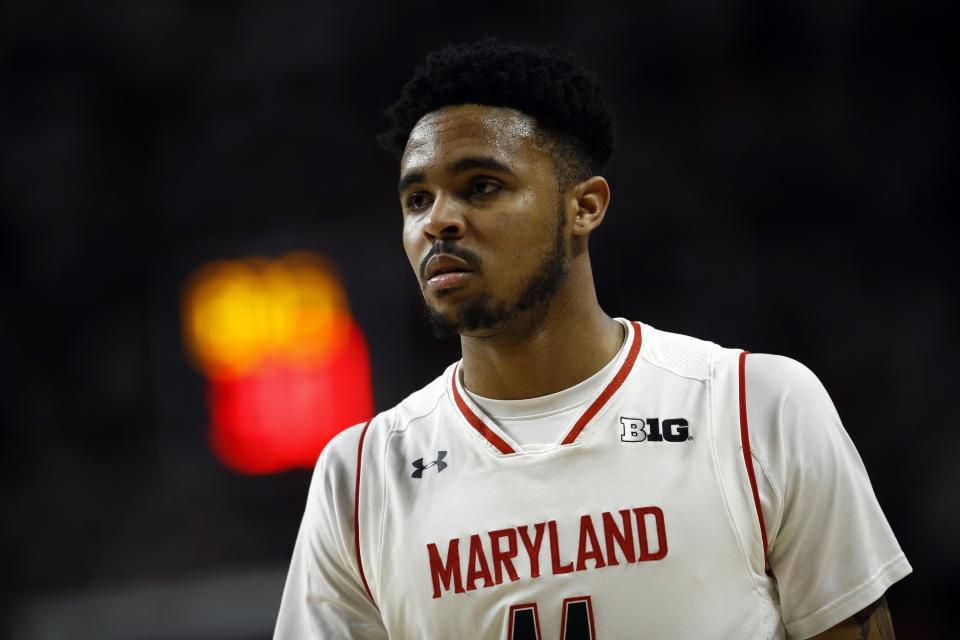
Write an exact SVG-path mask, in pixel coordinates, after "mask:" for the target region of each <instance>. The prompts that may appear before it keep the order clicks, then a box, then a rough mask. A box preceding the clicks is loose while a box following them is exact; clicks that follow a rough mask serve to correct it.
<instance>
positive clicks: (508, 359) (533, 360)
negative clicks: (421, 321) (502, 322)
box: [460, 277, 626, 400]
mask: <svg viewBox="0 0 960 640" xmlns="http://www.w3.org/2000/svg"><path fill="white" fill-rule="evenodd" d="M573 280H577V279H575V278H570V279H568V282H567V283H566V284H567V286H565V287H562V288H561V290H560V291H558V292H557V294H556V296H555V297H554V298H553V299H552V300H551V301H550V303H549V304H548V305H547V308H546V309H539V310H536V311H534V312H531V313H528V314H525V316H526V317H518V318H517V319H516V320H515V321H514V322H511V323H509V324H508V326H505V327H503V328H502V329H500V330H498V331H496V332H495V333H494V334H493V335H488V336H484V337H473V336H461V338H460V346H461V349H462V351H463V365H462V367H463V383H464V385H465V386H466V387H467V388H468V389H469V390H470V391H472V392H474V393H476V394H478V395H481V396H484V397H487V398H496V399H500V400H518V399H522V398H535V397H538V396H543V395H547V394H549V393H556V392H557V391H562V390H563V389H567V388H569V387H572V386H573V385H575V384H577V383H578V382H581V381H583V380H586V379H587V378H589V377H590V376H591V375H593V374H594V373H596V372H597V371H599V370H600V369H602V368H603V367H604V365H606V364H607V363H608V362H610V360H612V359H613V357H614V356H615V355H616V354H617V351H619V349H620V347H621V345H622V344H623V340H624V339H625V336H626V334H625V331H624V329H623V327H622V326H621V325H620V323H619V322H617V321H616V320H613V319H612V318H610V316H608V315H607V314H606V313H604V311H603V309H601V308H600V305H599V303H598V302H597V297H596V292H595V290H594V288H593V279H592V277H590V278H588V279H587V281H586V282H581V283H579V286H578V283H576V282H573Z"/></svg>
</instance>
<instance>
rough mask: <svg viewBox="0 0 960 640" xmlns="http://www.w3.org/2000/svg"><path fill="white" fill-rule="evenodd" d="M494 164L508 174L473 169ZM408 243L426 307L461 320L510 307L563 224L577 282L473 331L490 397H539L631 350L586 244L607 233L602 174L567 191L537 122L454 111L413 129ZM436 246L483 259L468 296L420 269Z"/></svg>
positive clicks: (480, 388) (472, 362)
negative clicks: (487, 307) (485, 302)
mask: <svg viewBox="0 0 960 640" xmlns="http://www.w3.org/2000/svg"><path fill="white" fill-rule="evenodd" d="M478 158H485V159H490V160H493V161H495V162H496V163H498V164H500V165H502V168H491V167H473V168H468V169H463V167H462V166H460V167H458V166H457V163H458V162H463V161H465V160H469V159H478ZM401 187H402V188H401V189H400V201H401V204H402V206H403V246H404V249H405V251H406V253H407V258H408V259H409V261H410V266H411V267H412V268H413V270H414V273H415V274H416V276H417V278H418V280H419V281H420V284H421V288H422V290H423V293H424V299H425V300H426V303H427V304H428V305H429V306H430V307H432V308H433V310H434V311H435V312H437V313H439V314H440V315H442V316H443V317H445V318H448V319H450V320H453V319H455V318H456V317H457V314H458V312H459V311H460V310H461V309H462V307H463V305H464V304H466V303H468V302H470V301H471V300H476V299H477V298H478V297H481V296H486V297H488V298H490V299H492V300H494V301H497V302H502V303H504V304H508V305H509V304H512V303H514V302H516V300H517V299H518V298H519V297H520V295H521V293H522V292H523V290H524V286H525V285H526V284H527V283H528V282H529V281H530V280H531V278H533V277H534V276H535V274H536V273H537V270H538V268H540V267H541V265H542V263H543V261H544V259H545V257H546V256H549V255H550V254H551V253H552V252H553V250H554V244H555V241H556V231H557V223H558V216H559V215H560V212H562V216H563V220H564V225H565V231H564V237H563V242H564V245H565V247H566V254H567V256H566V262H565V265H566V271H567V275H566V277H565V278H564V279H563V281H562V282H561V283H560V285H559V287H558V289H557V290H556V291H555V293H554V295H553V297H552V298H551V299H550V301H549V303H548V304H546V305H545V306H544V307H543V308H537V309H533V310H531V311H529V312H525V313H520V314H516V315H515V316H514V317H511V318H509V319H507V320H505V321H504V322H501V323H499V324H498V325H497V326H494V327H489V328H485V329H479V330H473V331H465V332H464V333H462V334H461V336H460V343H461V348H462V351H463V382H464V384H465V385H466V387H467V388H468V389H470V390H471V391H473V392H475V393H477V394H479V395H481V396H485V397H488V398H499V399H518V398H531V397H536V396H541V395H546V394H548V393H553V392H556V391H560V390H562V389H566V388H568V387H570V386H573V385H574V384H577V383H578V382H580V381H582V380H585V379H586V378H588V377H590V376H591V375H592V374H594V373H596V372H597V371H599V370H600V369H601V368H603V366H604V365H605V364H607V363H608V362H609V361H610V360H612V359H613V357H614V356H615V355H616V353H617V351H618V350H619V349H620V346H621V345H622V343H623V338H624V335H623V328H622V327H621V326H620V324H619V323H617V322H616V321H615V320H613V319H611V318H610V317H609V316H608V315H607V314H606V313H604V312H603V310H602V309H601V308H600V305H599V303H598V302H597V296H596V291H595V289H594V285H593V274H592V272H591V269H590V257H589V253H588V251H587V238H588V236H589V234H590V232H591V231H593V229H595V228H596V227H597V226H599V225H600V223H601V222H602V221H603V217H604V215H605V213H606V211H607V206H608V204H609V202H610V187H609V185H608V184H607V181H606V180H604V179H603V178H602V177H599V176H594V177H591V178H589V179H587V180H584V181H583V182H579V183H577V184H574V185H570V186H568V187H567V188H565V189H563V190H562V192H560V189H559V187H558V180H557V168H556V165H555V163H554V160H553V155H552V154H551V152H550V149H549V148H548V147H547V146H546V145H545V144H544V143H543V142H542V141H540V140H539V139H538V136H537V135H536V125H535V122H534V121H533V119H532V118H531V117H530V116H527V115H525V114H523V113H521V112H519V111H515V110H512V109H504V108H498V107H487V106H480V105H473V104H468V105H458V106H451V107H445V108H443V109H439V110H437V111H434V112H431V113H428V114H427V115H425V116H424V117H423V118H421V119H420V121H419V122H418V123H417V124H416V126H415V127H414V128H413V131H412V132H411V134H410V138H409V140H408V142H407V146H406V150H405V151H404V154H403V158H402V159H401ZM438 240H445V241H448V242H452V243H455V244H456V245H457V246H458V247H462V248H463V249H465V250H467V251H470V252H472V253H473V254H475V255H477V256H478V257H479V258H480V259H481V260H482V265H481V267H480V268H479V269H478V270H477V271H474V272H473V273H471V275H470V276H469V277H468V278H467V280H466V282H465V283H464V284H463V286H462V287H459V288H457V289H456V290H447V291H444V292H434V291H431V290H430V289H429V288H428V287H427V286H426V283H425V279H424V278H423V275H422V273H421V264H422V262H423V259H424V257H426V255H427V254H428V252H429V251H430V249H431V247H432V246H433V245H434V243H436V242H437V241H438Z"/></svg>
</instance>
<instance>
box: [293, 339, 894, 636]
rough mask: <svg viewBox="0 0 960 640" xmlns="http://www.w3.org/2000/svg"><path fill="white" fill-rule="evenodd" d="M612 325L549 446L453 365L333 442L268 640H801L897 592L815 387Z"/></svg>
mask: <svg viewBox="0 0 960 640" xmlns="http://www.w3.org/2000/svg"><path fill="white" fill-rule="evenodd" d="M621 322H622V323H623V324H624V326H625V330H626V331H625V333H626V338H625V342H624V346H623V348H622V349H621V350H620V353H619V354H618V355H617V358H616V360H615V363H614V366H613V367H611V368H610V370H609V377H608V379H606V380H604V381H602V383H601V384H600V385H599V387H598V393H597V394H596V397H594V398H593V399H592V400H591V401H590V402H587V403H585V408H584V410H583V411H582V413H580V415H579V417H577V419H576V420H575V421H571V424H570V425H569V429H566V430H565V433H564V434H563V437H562V438H560V439H559V441H558V442H557V443H556V444H555V445H553V446H546V447H544V446H538V447H535V448H533V449H532V450H524V449H523V448H522V447H521V446H520V445H518V444H517V443H516V442H515V441H514V440H513V439H511V438H510V436H509V435H508V434H507V433H506V432H505V431H503V430H502V429H500V428H499V427H498V426H497V424H496V423H495V422H494V421H493V420H492V419H490V418H488V417H487V416H485V415H484V413H483V412H482V411H481V409H480V408H479V407H478V406H477V405H476V404H475V403H474V402H473V401H472V400H471V398H470V396H469V394H467V393H466V392H465V391H464V389H463V387H462V383H461V381H460V376H459V363H456V364H454V365H451V366H450V367H449V368H448V369H447V371H445V372H444V374H443V375H442V376H440V377H439V378H437V379H436V380H435V381H433V382H432V383H430V384H429V385H427V386H426V387H424V388H423V389H421V390H420V391H418V392H416V393H414V394H413V395H411V396H410V397H409V398H407V399H406V400H405V401H403V402H402V403H401V404H400V405H398V406H396V407H394V408H393V409H391V410H389V411H387V412H384V413H382V414H380V415H378V416H376V417H375V418H374V419H373V420H371V421H370V422H369V423H368V424H366V425H358V426H356V427H353V428H351V429H349V430H347V431H346V432H344V433H343V434H341V435H340V436H338V437H337V438H336V439H335V440H334V441H333V442H331V443H330V444H329V445H328V446H327V448H326V450H325V451H324V452H323V454H322V455H321V457H320V460H319V462H318V465H317V469H316V472H315V474H314V478H313V482H312V484H311V489H310V494H309V499H308V503H307V508H306V512H305V514H304V519H303V523H302V526H301V530H300V533H299V536H298V539H297V543H296V547H295V549H294V554H293V561H292V563H291V568H290V574H289V576H288V580H287V584H286V587H285V590H284V594H283V602H282V605H281V610H280V615H279V619H278V622H277V628H276V635H275V637H276V638H298V639H299V638H386V637H390V638H410V639H413V638H445V639H446V638H449V639H455V640H466V639H472V638H478V639H480V638H482V639H490V640H493V639H498V640H499V639H506V640H514V639H524V640H525V639H567V640H574V639H577V640H579V639H591V640H592V639H596V638H599V639H603V638H656V639H668V638H678V639H679V638H784V637H791V638H792V637H797V638H804V637H809V636H810V635H814V634H816V633H819V632H820V631H823V630H825V629H827V628H829V627H830V626H833V625H834V624H836V623H838V622H840V621H841V620H843V619H845V618H846V617H849V616H850V615H852V614H853V613H855V612H857V611H858V610H860V609H861V608H863V607H864V606H866V605H868V604H870V603H871V602H873V601H874V600H876V599H877V598H879V597H880V595H882V594H883V592H884V591H885V590H886V588H887V587H888V586H889V585H890V584H892V583H893V582H895V581H896V580H899V579H900V578H902V577H903V576H905V575H906V574H907V573H909V572H910V566H909V564H908V563H907V561H906V558H905V557H904V556H903V553H902V552H901V551H900V548H899V546H898V545H897V542H896V539H895V538H894V536H893V534H892V532H891V531H890V528H889V526H888V525H887V523H886V520H885V519H884V517H883V514H882V512H881V511H880V508H879V506H878V505H877V502H876V498H875V497H874V495H873V491H872V489H871V487H870V483H869V480H868V479H867V476H866V472H865V471H864V469H863V464H862V462H861V461H860V458H859V456H858V455H857V453H856V450H855V449H854V448H853V445H852V443H850V440H849V438H848V437H847V436H846V433H845V431H844V430H843V428H842V426H841V425H840V422H839V419H838V418H837V417H836V412H835V411H834V410H833V406H832V404H831V403H830V400H829V398H828V396H827V395H826V393H825V391H824V390H823V388H822V386H820V384H819V381H817V379H816V378H815V377H814V376H813V374H812V373H810V372H809V371H808V370H807V369H805V368H804V367H802V365H799V364H798V363H796V362H794V361H792V360H789V359H787V358H782V357H778V356H762V355H751V356H749V357H747V356H745V355H744V354H743V352H740V351H735V350H729V349H723V348H720V347H718V346H717V345H715V344H712V343H708V342H703V341H699V340H695V339H693V338H687V337H684V336H679V335H676V334H670V333H666V332H662V331H658V330H656V329H654V328H652V327H650V326H649V325H641V324H640V323H636V322H627V321H624V320H621ZM745 451H746V454H745ZM747 461H749V462H750V464H749V465H748V464H747ZM768 560H769V567H768V565H767V561H768Z"/></svg>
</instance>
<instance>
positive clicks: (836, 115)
mask: <svg viewBox="0 0 960 640" xmlns="http://www.w3.org/2000/svg"><path fill="white" fill-rule="evenodd" d="M946 7H947V3H942V4H938V3H933V2H922V1H921V2H911V3H903V4H899V5H893V4H881V3H876V2H868V1H866V0H860V1H855V0H832V1H830V2H808V1H791V2H761V3H755V2H744V1H727V2H719V1H718V2H710V1H707V0H701V1H692V2H672V1H671V2H657V3H632V2H604V1H600V0H595V1H593V2H573V1H571V0H564V1H561V2H527V3H514V2H499V1H491V2H486V3H473V4H470V3H459V4H454V3H449V2H427V1H411V2H407V3H391V2H388V1H387V0H381V1H380V2H376V3H338V4H332V3H325V2H317V1H314V2H306V1H304V2H282V3H281V2H269V3H268V2H255V1H247V2H231V3H213V2H188V1H179V2H176V1H156V2H89V3H45V2H18V3H6V4H4V5H3V7H2V9H0V34H2V43H0V79H2V86H0V101H2V106H0V149H2V154H0V207H2V209H0V211H2V222H0V265H2V273H3V276H4V278H3V280H4V281H5V282H7V286H8V287H9V289H8V294H7V295H6V296H5V298H4V302H3V304H2V306H0V309H2V312H0V383H2V396H0V420H2V434H3V444H2V448H0V464H2V479H3V481H2V484H0V497H2V515H0V519H2V523H3V524H2V527H0V543H2V548H0V554H2V555H0V557H2V569H0V575H2V579H0V585H2V591H0V630H2V633H3V634H4V635H6V636H8V637H15V638H18V639H19V638H151V639H154V638H156V639H160V638H224V639H227V638H229V639H237V640H239V639H247V638H249V639H253V638H264V637H268V636H269V634H270V632H271V630H272V626H273V621H274V619H275V615H276V610H277V606H278V605H279V599H280V590H281V588H282V582H283V579H284V576H285V573H286V568H287V563H288V562H289V557H290V553H291V551H292V547H293V541H294V537H295V534H296V530H297V527H298V525H299V520H300V516H301V513H302V510H303V506H304V499H305V496H306V490H307V485H308V482H309V471H308V470H302V471H288V472H283V473H279V474H272V475H254V476H250V475H242V474H238V473H235V472H233V471H230V470H229V469H227V468H226V467H224V466H223V465H222V464H221V463H219V462H218V461H217V459H216V458H215V457H214V455H213V454H212V453H211V449H210V445H209V443H208V439H207V424H208V415H207V411H206V408H205V405H204V393H205V392H204V389H205V381H204V378H203V376H202V375H201V374H200V373H199V372H198V371H197V370H196V369H195V368H194V367H192V366H191V364H190V363H189V361H188V358H187V357H186V355H185V348H184V346H183V344H184V342H183V335H182V331H181V320H180V297H181V293H182V289H183V287H184V284H185V282H186V281H187V278H188V277H189V275H190V274H191V273H192V272H193V271H194V270H196V269H197V268H198V267H199V266H201V265H203V264H205V263H208V262H210V261H212V260H216V259H222V258H241V257H247V256H256V255H259V256H266V257H276V256H279V255H282V254H284V253H287V252H290V251H294V250H311V251H316V252H319V253H322V254H323V255H326V256H327V257H329V258H330V259H332V260H333V261H334V262H335V263H336V264H337V265H339V268H340V270H341V274H342V277H343V282H344V285H345V287H346V291H347V294H348V296H349V299H350V304H351V308H352V311H353V315H354V318H355V319H356V322H357V323H358V324H359V325H360V327H362V329H363V331H364V332H365V334H366V336H367V340H368V342H369V346H370V354H371V366H372V375H373V389H374V394H375V405H376V408H377V410H382V409H386V408H389V407H390V406H392V405H394V404H395V403H397V402H398V401H399V400H401V399H402V398H403V397H404V396H405V395H406V394H408V393H409V392H411V391H413V390H415V389H416V388H418V387H419V386H421V385H422V384H424V383H426V382H427V381H429V380H431V379H432V378H433V377H434V376H436V375H437V374H439V372H440V371H441V370H442V368H443V367H444V366H445V365H446V364H447V363H449V362H450V361H452V360H454V359H456V358H457V357H458V354H459V350H458V343H456V342H437V341H435V340H434V339H433V338H432V337H431V335H430V333H429V330H428V329H427V328H426V327H425V325H424V323H423V321H422V320H421V312H420V303H419V300H418V297H417V296H418V295H419V294H418V291H417V288H416V284H415V282H414V279H413V277H412V275H411V273H410V272H409V267H408V266H407V263H406V261H405V257H404V255H403V252H402V249H401V246H400V234H399V232H400V223H401V218H400V214H399V208H398V204H397V202H396V195H395V190H394V185H395V181H396V178H397V165H396V162H395V160H394V159H393V158H391V157H389V156H388V155H386V154H385V153H384V152H382V151H381V150H380V149H379V148H378V147H377V144H376V142H375V135H376V133H378V132H379V131H381V130H382V129H383V127H384V121H383V119H382V116H381V109H382V108H383V107H384V106H386V105H387V104H389V103H390V102H391V101H392V100H393V99H394V98H395V97H396V95H397V94H398V92H399V90H400V88H401V86H402V84H403V83H404V81H405V80H406V79H407V77H408V76H409V74H410V72H411V70H412V69H413V67H414V66H415V65H416V64H417V63H418V62H419V61H420V60H421V59H422V58H423V56H424V55H425V54H426V53H427V52H428V51H429V50H431V49H433V48H436V47H438V46H442V45H444V44H446V43H447V42H450V41H461V40H472V39H474V38H476V37H479V36H481V35H499V36H501V37H503V38H504V39H507V40H522V41H527V42H533V43H550V42H556V43H560V44H564V45H566V46H568V47H570V48H572V49H573V50H575V51H576V52H577V53H578V55H579V57H580V58H581V59H582V60H583V61H584V62H585V63H587V64H588V66H590V67H592V68H594V69H595V70H596V71H597V73H598V74H599V76H600V77H601V79H602V81H603V84H604V87H605V90H606V93H607V95H608V97H609V99H610V101H611V102H612V104H613V106H614V108H615V111H616V115H617V118H618V125H619V130H620V143H619V147H618V151H617V155H616V158H615V161H614V164H613V167H612V170H611V171H610V173H609V176H608V177H609V179H610V181H611V184H612V187H613V192H614V198H613V204H612V208H611V211H610V213H609V215H608V217H607V221H606V222H605V224H604V226H603V227H602V228H601V229H600V230H599V231H598V232H597V233H596V234H595V236H594V238H593V240H592V242H591V255H592V257H593V262H594V272H595V274H596V277H597V280H598V289H599V295H600V300H601V303H602V304H603V306H604V308H605V309H606V310H607V311H608V312H609V313H610V314H612V315H619V316H626V317H630V318H634V319H639V320H643V321H646V322H649V323H651V324H653V325H654V326H657V327H659V328H662V329H667V330H671V331H677V332H681V333H687V334H691V335H694V336H698V337H702V338H707V339H711V340H714V341H716V342H719V343H721V344H723V345H726V346H735V347H743V348H748V349H750V350H752V351H755V352H761V351H762V352H773V353H781V354H785V355H789V356H792V357H794V358H797V359H799V360H801V361H802V362H804V363H806V364H807V365H808V366H810V367H811V368H812V369H813V370H814V371H815V372H816V373H817V374H818V375H819V376H820V378H821V379H822V380H823V382H824V384H825V385H826V387H827V389H829V390H830V392H831V395H832V397H833V399H834V401H835V403H836V405H837V407H838V409H839V412H840V415H841V417H843V419H844V422H845V425H846V427H847V429H848V431H849V432H850V434H851V436H852V437H853V440H854V442H855V443H856V444H857V446H858V448H859V451H860V453H861V456H862V457H863V459H864V461H865V463H866V465H867V468H868V470H869V471H870V474H871V477H872V480H873V484H874V488H875V490H876V492H877V495H878V497H879V499H880V503H881V504H882V506H883V508H884V510H885V512H886V514H887V517H888V519H889V520H890V522H891V524H892V526H893V528H894V531H895V532H896V533H897V536H898V538H899V540H900V542H901V544H902V546H903V547H904V549H905V551H906V553H907V556H908V558H909V559H910V561H911V562H912V564H913V566H914V573H913V574H912V575H911V576H909V577H908V578H906V579H905V580H903V581H902V582H901V583H899V584H897V585H895V586H894V587H892V588H891V590H890V591H889V592H888V598H889V601H890V603H891V608H892V611H893V617H894V621H895V623H896V625H897V627H898V635H899V636H900V637H902V638H931V637H947V636H948V635H952V634H949V633H948V632H947V631H946V628H947V627H946V617H947V613H946V612H947V611H949V610H950V608H951V607H952V606H953V603H954V601H955V598H956V596H957V595H958V591H960V590H958V588H957V584H958V581H957V578H956V576H957V573H958V571H960V550H958V546H957V544H956V538H957V531H958V530H960V492H958V488H960V482H958V481H960V464H957V462H956V456H957V452H958V451H960V431H958V430H957V429H956V425H955V422H956V421H955V418H954V415H953V410H952V409H951V407H953V406H954V404H953V403H954V402H955V398H956V391H955V390H954V389H953V383H952V382H951V380H952V374H950V371H951V370H952V367H953V365H954V363H955V362H956V361H957V358H958V355H960V354H958V335H960V332H958V328H960V327H958V316H957V295H956V294H957V291H960V287H958V276H957V271H956V270H955V269H953V268H951V265H954V264H955V263H956V256H955V247H956V241H957V235H956V233H955V231H954V228H953V226H952V221H948V219H947V213H948V212H947V207H948V206H949V205H948V203H949V202H950V201H951V199H950V198H951V196H949V193H948V178H947V175H948V168H952V167H948V165H949V161H948V148H947V145H948V140H949V139H952V138H953V133H954V119H953V115H954V113H956V108H957V105H956V100H955V98H954V97H953V95H952V94H951V92H949V91H948V88H950V85H953V84H954V83H955V80H954V81H950V80H949V78H950V77H954V75H953V74H952V73H950V71H949V70H948V68H947V65H946V63H945V61H944V59H945V57H946V55H947V45H948V41H949V40H950V39H951V38H953V37H954V34H953V32H954V31H955V28H954V26H953V25H954V22H953V20H952V19H951V15H950V12H949V11H948V10H947V8H946ZM948 83H949V84H948ZM954 156H955V151H951V152H950V159H951V160H952V159H953V157H954Z"/></svg>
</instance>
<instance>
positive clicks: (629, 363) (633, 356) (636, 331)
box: [560, 322, 643, 444]
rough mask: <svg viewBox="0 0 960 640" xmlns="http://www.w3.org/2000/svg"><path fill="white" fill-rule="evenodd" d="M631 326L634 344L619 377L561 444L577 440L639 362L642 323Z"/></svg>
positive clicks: (617, 376) (594, 402)
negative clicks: (634, 364)
mask: <svg viewBox="0 0 960 640" xmlns="http://www.w3.org/2000/svg"><path fill="white" fill-rule="evenodd" d="M630 324H632V325H633V342H631V343H630V350H629V351H628V352H627V358H626V360H624V361H623V364H622V365H620V370H619V371H617V375H615V376H613V380H611V381H610V384H608V385H607V388H606V389H604V390H603V392H602V393H601V394H600V395H599V396H597V399H596V400H594V401H593V404H591V405H590V406H589V407H587V410H586V411H584V412H583V415H582V416H580V419H579V420H577V423H576V424H575V425H573V429H570V433H568V434H567V437H566V438H564V439H563V440H562V441H561V442H560V444H570V443H571V442H573V441H574V440H576V439H577V436H579V435H580V432H581V431H583V429H584V427H586V426H587V423H588V422H590V420H592V419H593V416H595V415H597V412H598V411H600V409H602V408H603V405H605V404H606V403H607V400H609V399H610V396H612V395H613V394H614V393H616V392H617V389H619V388H620V386H621V385H622V384H623V381H624V380H626V379H627V376H628V375H630V371H631V370H632V369H633V363H634V362H636V361H637V354H638V353H640V344H641V343H642V342H643V336H642V335H641V333H640V323H639V322H631V323H630Z"/></svg>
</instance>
